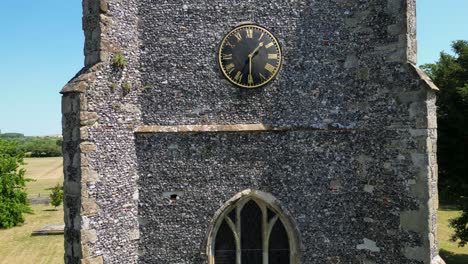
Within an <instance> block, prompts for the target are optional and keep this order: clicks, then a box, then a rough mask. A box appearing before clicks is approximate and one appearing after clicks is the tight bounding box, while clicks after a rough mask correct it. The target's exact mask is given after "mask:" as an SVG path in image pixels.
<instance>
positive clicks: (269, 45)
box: [265, 42, 275, 49]
mask: <svg viewBox="0 0 468 264" xmlns="http://www.w3.org/2000/svg"><path fill="white" fill-rule="evenodd" d="M273 45H275V44H274V43H273V42H270V43H268V44H266V45H265V48H267V49H269V48H270V47H271V46H273Z"/></svg>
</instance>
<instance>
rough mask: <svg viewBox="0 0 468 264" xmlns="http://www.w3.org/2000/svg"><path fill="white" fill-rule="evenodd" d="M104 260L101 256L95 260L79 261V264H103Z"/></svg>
mask: <svg viewBox="0 0 468 264" xmlns="http://www.w3.org/2000/svg"><path fill="white" fill-rule="evenodd" d="M103 263H104V260H103V258H102V256H99V257H95V258H86V259H82V260H81V264H103Z"/></svg>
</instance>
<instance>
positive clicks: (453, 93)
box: [422, 40, 468, 246]
mask: <svg viewBox="0 0 468 264" xmlns="http://www.w3.org/2000/svg"><path fill="white" fill-rule="evenodd" d="M452 48H453V51H454V55H451V54H448V53H445V52H442V53H441V54H440V59H439V60H438V61H437V62H436V63H434V64H426V65H423V66H422V68H423V69H424V70H425V71H426V72H427V73H428V74H429V76H431V77H432V79H433V81H434V83H435V84H436V85H437V86H438V87H439V89H440V92H439V94H438V98H437V108H438V109H437V118H438V129H437V132H438V145H437V156H438V164H439V194H440V198H441V201H442V202H446V203H456V204H457V205H459V206H460V207H461V208H462V209H463V214H462V216H461V217H459V218H456V219H455V220H453V221H452V222H451V224H452V226H453V227H454V228H455V230H456V231H455V234H454V236H453V239H454V240H456V239H460V243H459V245H460V246H464V245H465V244H466V243H467V242H468V228H467V224H468V155H467V153H468V152H467V151H468V41H463V40H459V41H455V42H453V44H452Z"/></svg>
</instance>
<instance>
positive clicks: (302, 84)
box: [62, 0, 443, 264]
mask: <svg viewBox="0 0 468 264" xmlns="http://www.w3.org/2000/svg"><path fill="white" fill-rule="evenodd" d="M415 10H416V9H415V1H414V0H373V1H361V0H349V1H343V0H333V1H332V0H324V1H310V0H298V1H291V0H278V1H257V0H254V1H247V0H246V1H243V0H241V1H227V0H212V1H206V0H193V1H185V2H180V1H153V0H127V1H122V0H83V29H84V31H85V37H86V41H85V51H84V52H85V67H84V68H83V70H82V71H80V72H79V73H78V74H77V75H76V76H75V77H74V78H73V79H72V80H71V81H70V82H69V83H68V84H67V85H66V86H65V87H64V88H63V90H62V93H63V99H62V113H63V136H64V145H63V150H64V174H65V180H64V188H65V203H64V204H65V225H66V226H65V262H66V263H89V264H95V263H187V264H195V263H207V260H206V255H205V253H206V248H205V245H206V239H207V238H206V235H207V234H208V232H209V230H208V229H209V224H210V223H211V222H212V221H213V219H212V217H213V216H214V214H215V212H216V211H217V210H218V209H219V208H220V207H221V206H222V205H223V203H224V202H226V201H227V200H229V199H230V198H232V197H233V196H234V195H236V194H237V193H239V192H241V191H243V190H246V189H258V190H260V191H263V192H267V193H271V194H272V195H274V196H275V197H276V198H277V199H278V200H279V201H281V203H282V206H283V207H284V208H285V209H287V212H288V213H289V215H290V217H291V218H292V219H294V221H295V222H296V224H297V228H298V229H299V231H300V233H301V237H300V240H301V243H302V252H301V253H302V258H301V263H306V264H309V263H368V264H373V263H414V264H416V263H434V264H435V263H443V260H441V259H440V257H439V256H438V255H437V254H438V253H437V252H438V250H437V242H436V241H437V233H436V210H437V204H438V199H437V164H436V138H437V135H436V128H437V125H436V119H435V117H436V113H435V111H436V109H435V91H436V90H437V87H435V85H434V84H433V83H432V82H431V81H430V79H429V78H428V77H427V76H426V75H425V74H424V73H423V72H422V71H420V70H419V69H417V68H416V67H415V66H414V64H415V63H416V37H415V36H416V35H415V34H416V28H415V21H416V19H415ZM245 21H252V22H255V23H258V24H260V25H263V26H266V27H267V28H269V29H270V30H271V31H272V32H273V34H275V35H276V36H277V37H278V39H279V40H280V42H281V45H282V48H283V52H284V56H285V57H284V65H283V69H282V70H281V73H280V75H279V76H278V78H277V79H276V80H275V81H274V82H273V83H272V84H271V85H268V86H266V87H264V88H261V89H255V90H242V89H238V88H235V87H233V86H232V85H231V84H230V83H229V82H227V81H226V80H224V79H223V77H222V75H221V73H220V71H219V69H218V67H217V64H216V60H217V57H216V52H217V48H218V45H219V43H220V41H221V39H222V37H223V35H224V34H225V33H226V32H228V31H229V30H230V29H231V28H232V27H234V26H235V25H237V24H239V23H242V22H245ZM119 52H122V53H123V55H124V58H125V59H126V62H127V64H126V66H125V67H123V68H119V67H116V66H115V65H113V62H112V60H113V56H114V55H115V54H117V53H119ZM126 89H128V90H129V91H125V90H126ZM179 132H183V133H179ZM167 192H180V193H183V196H182V197H181V199H180V200H178V202H177V204H169V203H168V201H167V198H166V197H165V196H164V195H163V193H167Z"/></svg>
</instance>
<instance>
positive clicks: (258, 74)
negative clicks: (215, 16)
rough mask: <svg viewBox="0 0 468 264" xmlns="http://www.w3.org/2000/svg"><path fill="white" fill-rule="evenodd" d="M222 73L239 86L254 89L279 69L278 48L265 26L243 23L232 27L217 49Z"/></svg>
mask: <svg viewBox="0 0 468 264" xmlns="http://www.w3.org/2000/svg"><path fill="white" fill-rule="evenodd" d="M218 56H219V65H220V68H221V71H222V72H223V74H224V76H225V77H226V78H227V79H228V80H229V81H230V82H232V83H234V84H235V85H237V86H240V87H243V88H257V87H260V86H263V85H265V84H267V83H268V82H270V81H271V80H273V79H274V78H275V76H276V75H277V74H278V71H279V69H280V68H281V60H282V54H281V48H280V46H279V43H278V41H277V40H276V38H275V37H274V36H273V35H272V34H271V33H270V32H269V31H268V30H266V29H265V28H262V27H259V26H256V25H243V26H240V27H237V28H235V29H233V30H232V31H231V32H229V33H228V34H227V35H226V37H225V38H224V39H223V41H222V43H221V45H220V48H219V55H218Z"/></svg>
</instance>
